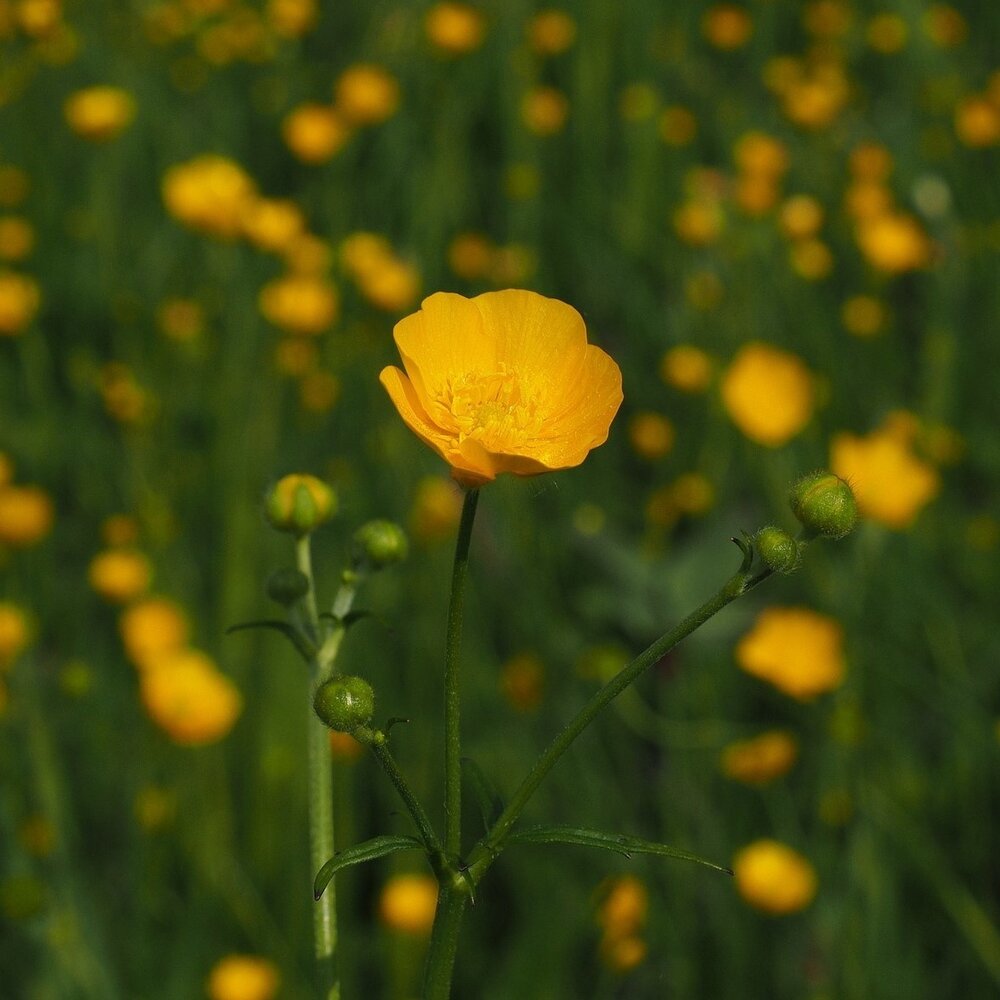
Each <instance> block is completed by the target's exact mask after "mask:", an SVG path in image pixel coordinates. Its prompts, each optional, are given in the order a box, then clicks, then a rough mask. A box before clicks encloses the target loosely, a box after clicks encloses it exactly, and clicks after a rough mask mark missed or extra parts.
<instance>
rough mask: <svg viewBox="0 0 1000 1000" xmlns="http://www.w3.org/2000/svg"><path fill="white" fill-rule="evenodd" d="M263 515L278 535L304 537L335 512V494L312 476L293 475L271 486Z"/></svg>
mask: <svg viewBox="0 0 1000 1000" xmlns="http://www.w3.org/2000/svg"><path fill="white" fill-rule="evenodd" d="M264 512H265V513H266V514H267V519H268V521H270V522H271V525H272V526H273V527H275V528H277V529H278V531H289V532H291V533H292V534H293V535H307V534H309V532H310V531H314V530H315V529H316V528H318V527H319V526H320V525H321V524H322V523H323V522H324V521H328V520H329V519H330V518H331V517H333V515H334V514H335V513H336V512H337V494H336V493H334V492H333V490H332V489H331V488H330V487H329V486H327V485H326V483H324V482H323V481H322V480H319V479H317V478H316V477H315V476H306V475H301V474H293V475H290V476H285V477H284V478H283V479H279V480H278V482H277V483H275V485H274V487H273V488H272V489H271V492H270V493H269V494H268V496H267V500H266V502H265V505H264Z"/></svg>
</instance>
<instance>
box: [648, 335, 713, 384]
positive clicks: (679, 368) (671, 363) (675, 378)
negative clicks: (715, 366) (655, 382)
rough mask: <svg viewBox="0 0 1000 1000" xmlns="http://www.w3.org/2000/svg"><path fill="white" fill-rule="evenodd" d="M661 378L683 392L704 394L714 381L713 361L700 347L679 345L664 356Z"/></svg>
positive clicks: (661, 365) (661, 363) (661, 364)
mask: <svg viewBox="0 0 1000 1000" xmlns="http://www.w3.org/2000/svg"><path fill="white" fill-rule="evenodd" d="M660 378H662V379H663V381H664V382H666V383H667V385H672V386H673V387H674V388H675V389H679V390H680V391H681V392H704V391H705V389H707V388H708V386H709V383H710V382H711V381H712V359H711V358H710V357H709V356H708V354H706V353H705V352H704V351H703V350H702V349H701V348H700V347H695V346H694V345H693V344H678V345H677V347H671V348H670V350H668V351H667V353H666V354H664V355H663V358H662V359H661V361H660Z"/></svg>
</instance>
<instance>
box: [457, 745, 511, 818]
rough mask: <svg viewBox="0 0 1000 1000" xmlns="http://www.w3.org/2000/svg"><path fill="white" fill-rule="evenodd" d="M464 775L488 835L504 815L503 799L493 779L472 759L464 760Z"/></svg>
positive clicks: (464, 758) (466, 758) (465, 758)
mask: <svg viewBox="0 0 1000 1000" xmlns="http://www.w3.org/2000/svg"><path fill="white" fill-rule="evenodd" d="M462 775H463V777H464V778H465V780H466V782H467V783H468V784H469V785H470V786H471V787H472V794H473V795H475V797H476V804H477V805H478V806H479V814H480V815H481V816H482V818H483V830H485V831H486V832H487V833H488V832H489V831H490V830H491V829H492V827H493V824H494V823H495V822H496V821H497V820H498V819H499V818H500V816H501V814H502V813H503V810H504V801H503V797H502V796H501V795H500V791H499V789H498V788H497V786H496V783H495V782H494V781H493V779H492V778H490V777H488V776H487V774H486V772H485V771H484V770H483V769H482V768H481V767H480V766H479V765H478V764H477V763H476V762H475V761H474V760H473V759H472V758H471V757H463V758H462Z"/></svg>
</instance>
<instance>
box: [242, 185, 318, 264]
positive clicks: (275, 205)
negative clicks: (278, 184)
mask: <svg viewBox="0 0 1000 1000" xmlns="http://www.w3.org/2000/svg"><path fill="white" fill-rule="evenodd" d="M242 221H243V235H244V236H246V238H247V239H248V240H249V241H250V242H251V243H252V244H253V245H254V246H256V247H259V248H260V249H261V250H270V251H271V252H272V253H283V252H284V251H286V250H287V249H288V248H289V247H291V246H292V245H293V244H294V243H295V241H296V240H297V239H298V238H299V237H300V236H301V235H302V234H303V233H304V232H305V228H306V220H305V219H304V218H303V217H302V210H301V209H300V208H299V206H298V205H297V204H296V203H295V202H294V201H289V200H287V199H283V198H258V199H257V200H255V201H251V202H250V203H249V204H248V205H247V206H246V209H245V211H244V214H243V220H242Z"/></svg>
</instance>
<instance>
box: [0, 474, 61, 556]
mask: <svg viewBox="0 0 1000 1000" xmlns="http://www.w3.org/2000/svg"><path fill="white" fill-rule="evenodd" d="M54 516H55V512H54V508H53V506H52V499H51V497H50V496H49V495H48V493H46V492H45V490H43V489H42V488H41V487H39V486H14V485H9V486H3V487H0V542H3V543H4V544H6V545H10V546H12V547H14V548H25V547H28V546H30V545H35V544H36V543H38V542H40V541H41V540H42V539H43V538H44V537H45V536H46V535H47V534H48V533H49V532H50V531H51V530H52V520H53V518H54Z"/></svg>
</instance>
